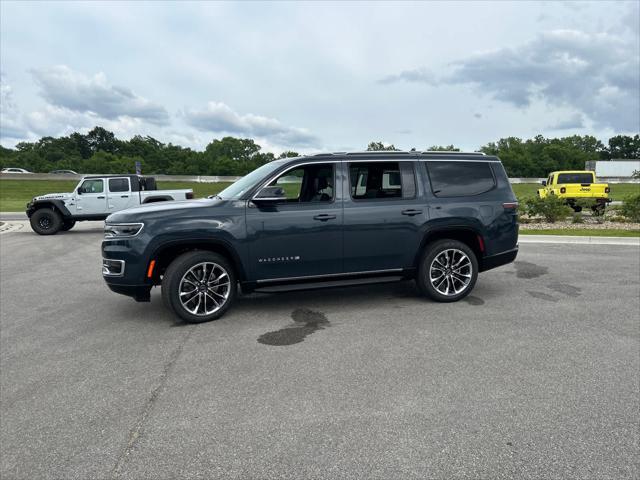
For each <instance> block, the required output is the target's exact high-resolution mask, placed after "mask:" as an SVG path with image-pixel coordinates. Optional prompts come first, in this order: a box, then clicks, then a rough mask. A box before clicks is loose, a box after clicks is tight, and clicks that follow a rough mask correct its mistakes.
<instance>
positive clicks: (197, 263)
mask: <svg viewBox="0 0 640 480" xmlns="http://www.w3.org/2000/svg"><path fill="white" fill-rule="evenodd" d="M236 294H237V279H236V275H235V272H234V270H233V267H232V265H231V263H230V262H229V260H227V258H226V257H224V256H222V255H219V254H217V253H213V252H207V251H202V250H201V251H195V252H189V253H185V254H183V255H180V256H179V257H178V258H176V259H175V260H174V261H173V262H172V263H171V265H169V267H168V268H167V270H166V272H165V274H164V277H163V279H162V299H163V301H164V303H165V305H166V306H167V307H168V308H169V309H171V310H172V311H173V312H174V313H175V314H176V315H178V316H179V317H180V318H181V319H183V320H185V321H187V322H190V323H202V322H208V321H210V320H215V319H217V318H220V317H221V316H222V315H223V314H224V313H225V312H226V311H227V310H228V309H229V307H230V306H231V304H232V303H233V301H234V300H235V298H236Z"/></svg>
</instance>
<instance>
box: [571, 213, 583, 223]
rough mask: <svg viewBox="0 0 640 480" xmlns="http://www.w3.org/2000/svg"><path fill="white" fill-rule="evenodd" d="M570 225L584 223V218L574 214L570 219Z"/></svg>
mask: <svg viewBox="0 0 640 480" xmlns="http://www.w3.org/2000/svg"><path fill="white" fill-rule="evenodd" d="M571 223H584V218H582V214H581V213H574V214H573V217H572V218H571Z"/></svg>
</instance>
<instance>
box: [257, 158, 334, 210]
mask: <svg viewBox="0 0 640 480" xmlns="http://www.w3.org/2000/svg"><path fill="white" fill-rule="evenodd" d="M334 184H335V182H334V174H333V164H313V165H304V166H302V167H298V168H294V169H293V170H288V171H286V172H285V173H283V174H282V175H280V176H279V177H278V178H276V179H275V180H274V181H272V182H271V183H270V184H269V186H271V187H275V186H278V187H281V188H282V189H283V190H284V195H285V196H284V199H283V201H285V202H287V203H305V202H330V201H332V200H333V198H334V195H335V192H334V188H333V186H334Z"/></svg>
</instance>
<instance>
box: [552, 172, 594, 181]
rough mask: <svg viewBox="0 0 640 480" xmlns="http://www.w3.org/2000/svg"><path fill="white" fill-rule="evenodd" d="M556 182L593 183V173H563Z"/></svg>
mask: <svg viewBox="0 0 640 480" xmlns="http://www.w3.org/2000/svg"><path fill="white" fill-rule="evenodd" d="M556 183H593V174H592V173H587V172H584V173H561V174H560V175H558V180H557V182H556Z"/></svg>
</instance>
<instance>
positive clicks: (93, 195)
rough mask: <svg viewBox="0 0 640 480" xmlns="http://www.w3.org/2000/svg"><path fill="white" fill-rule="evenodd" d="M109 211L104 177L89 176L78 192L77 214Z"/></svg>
mask: <svg viewBox="0 0 640 480" xmlns="http://www.w3.org/2000/svg"><path fill="white" fill-rule="evenodd" d="M106 212H107V194H106V192H105V179H104V178H87V179H86V180H85V181H84V182H82V183H81V184H80V186H79V187H78V191H77V192H76V215H98V214H105V213H106Z"/></svg>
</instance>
